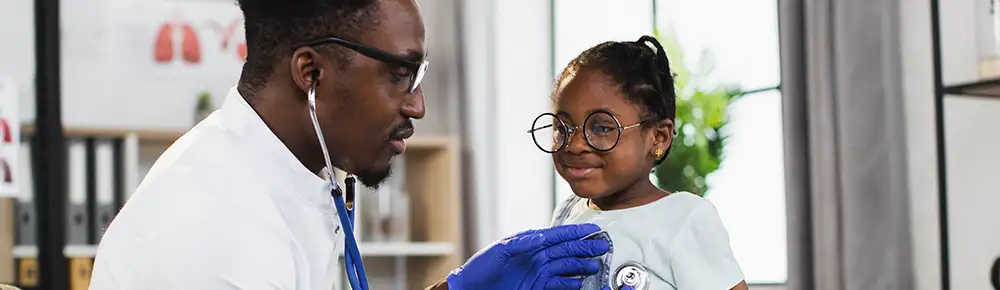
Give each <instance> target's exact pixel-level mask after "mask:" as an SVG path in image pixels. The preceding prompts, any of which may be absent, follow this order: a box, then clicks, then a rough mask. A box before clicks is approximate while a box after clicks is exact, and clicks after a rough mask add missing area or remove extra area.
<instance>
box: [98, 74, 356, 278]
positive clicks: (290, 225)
mask: <svg viewBox="0 0 1000 290" xmlns="http://www.w3.org/2000/svg"><path fill="white" fill-rule="evenodd" d="M342 235H343V232H342V231H341V229H340V222H339V220H338V218H337V214H336V211H335V208H334V206H333V200H332V198H331V196H330V185H329V183H328V182H327V181H324V180H323V179H321V178H320V177H318V176H317V175H316V174H314V173H312V172H310V171H309V170H307V169H306V168H305V167H304V166H303V165H302V164H301V163H300V162H299V161H298V159H296V158H295V156H293V155H292V153H291V152H290V151H289V150H288V148H286V147H285V146H284V144H283V143H281V141H279V139H278V138H277V137H275V135H274V134H273V133H272V132H271V131H270V130H269V129H268V127H267V126H266V125H265V124H264V122H263V121H262V120H261V119H260V117H259V116H258V115H257V114H256V112H255V111H254V110H253V109H252V108H251V107H250V106H249V105H248V104H247V102H246V101H244V99H243V97H241V96H240V94H239V92H237V91H236V89H235V88H233V89H231V90H230V92H229V94H228V96H226V100H225V102H224V103H223V105H222V108H221V109H219V110H218V111H216V112H214V113H213V114H212V115H211V116H209V117H208V118H206V119H205V120H204V121H202V122H201V123H199V124H198V125H197V126H195V127H194V128H193V129H191V131H189V132H188V133H186V134H185V135H184V136H183V137H181V138H180V139H179V140H177V141H176V142H175V143H174V144H173V145H171V146H170V148H169V149H167V150H166V152H165V153H163V155H162V156H160V158H159V159H158V160H157V161H156V163H155V164H154V165H153V167H152V168H151V169H150V170H149V173H148V174H147V175H146V177H145V179H144V180H143V181H142V183H141V184H140V185H139V187H138V189H136V191H135V193H134V194H133V195H132V196H131V197H130V198H129V199H128V201H127V202H126V204H125V206H124V207H123V208H122V209H121V212H120V213H119V214H118V215H117V216H116V217H115V219H114V220H113V221H112V223H111V225H110V226H109V227H108V229H107V231H106V232H105V233H104V235H103V237H102V238H101V241H100V245H99V246H98V249H97V256H96V260H95V264H94V268H93V273H92V278H91V282H90V289H95V290H98V289H99V290H116V289H143V290H160V289H254V290H257V289H282V290H293V289H298V290H314V289H334V287H336V286H335V285H334V283H335V282H334V281H338V280H339V279H337V277H338V275H340V273H341V269H340V266H339V264H338V257H339V254H340V253H341V249H342V246H343V241H344V240H343V236H342Z"/></svg>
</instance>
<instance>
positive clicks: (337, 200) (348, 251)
mask: <svg viewBox="0 0 1000 290" xmlns="http://www.w3.org/2000/svg"><path fill="white" fill-rule="evenodd" d="M315 80H316V75H315V74H314V75H313V84H312V86H311V87H310V88H309V116H310V117H312V123H313V128H314V129H315V130H316V138H318V139H319V145H320V148H322V149H323V158H324V160H325V161H326V169H327V170H326V171H327V174H329V180H330V184H331V185H333V190H331V191H330V195H331V196H332V197H333V204H334V206H335V207H337V215H338V216H339V217H340V225H341V227H343V228H344V241H345V244H346V245H345V246H344V265H345V270H346V272H347V281H348V282H349V283H350V284H351V289H354V290H368V276H367V275H366V274H365V264H364V262H363V261H362V260H361V252H360V250H358V241H357V240H356V239H355V238H354V179H355V178H354V175H350V174H348V175H347V177H346V178H345V179H344V184H345V187H346V188H347V194H346V195H345V194H344V191H343V190H341V189H340V185H339V184H337V179H336V178H335V177H334V175H333V163H332V162H330V151H328V150H327V149H326V140H324V139H323V130H321V129H320V128H319V120H318V119H317V118H316V81H315ZM345 199H346V203H345ZM348 204H350V205H351V207H350V208H348V206H347V205H348ZM345 221H346V222H345Z"/></svg>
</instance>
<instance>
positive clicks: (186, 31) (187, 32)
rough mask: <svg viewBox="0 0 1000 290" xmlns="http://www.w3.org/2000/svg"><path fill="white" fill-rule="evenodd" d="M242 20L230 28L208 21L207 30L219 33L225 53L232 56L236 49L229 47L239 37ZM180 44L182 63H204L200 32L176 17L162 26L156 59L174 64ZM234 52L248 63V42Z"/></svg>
mask: <svg viewBox="0 0 1000 290" xmlns="http://www.w3.org/2000/svg"><path fill="white" fill-rule="evenodd" d="M242 20H243V19H242V18H241V17H237V18H236V19H233V20H232V21H230V22H229V23H228V24H227V25H222V24H220V23H219V22H216V21H213V20H208V21H207V22H208V23H207V25H208V28H210V29H212V30H215V32H217V33H218V35H219V39H220V40H221V41H220V43H219V44H220V47H221V49H222V51H225V52H226V53H229V49H230V48H231V47H233V46H232V45H230V44H231V43H232V42H233V40H234V39H233V38H234V36H236V31H237V29H238V28H239V25H240V24H241V23H242ZM178 36H179V39H178ZM177 41H180V58H181V59H182V60H183V61H185V62H188V63H193V64H199V63H201V61H202V52H203V51H202V45H201V39H199V30H198V29H197V28H196V27H195V26H192V25H191V24H190V22H188V21H186V20H182V19H181V18H180V17H174V19H173V20H169V21H165V22H163V24H161V25H160V29H159V31H158V32H157V34H156V38H155V39H154V43H153V60H154V61H155V62H157V63H161V64H167V63H171V62H173V61H174V60H175V58H176V57H177V51H175V50H176V49H177V48H178V46H177ZM234 50H235V51H234V52H235V54H236V57H238V58H239V59H240V60H242V61H246V58H247V46H246V41H241V42H240V43H239V44H238V45H236V47H235V49H234Z"/></svg>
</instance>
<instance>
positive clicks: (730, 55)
mask: <svg viewBox="0 0 1000 290" xmlns="http://www.w3.org/2000/svg"><path fill="white" fill-rule="evenodd" d="M417 2H419V4H420V7H421V9H422V12H423V16H424V20H425V25H426V27H427V30H428V35H427V44H428V51H429V52H430V53H431V55H430V60H431V68H430V71H429V72H428V76H427V78H426V81H424V85H423V89H424V92H425V95H426V100H427V108H428V114H427V117H426V118H425V119H423V120H419V121H418V122H416V126H417V134H416V135H415V137H414V139H413V141H412V142H411V143H410V148H408V151H407V152H406V153H405V155H404V158H400V159H399V160H398V162H397V166H399V168H400V169H401V170H399V171H397V172H400V173H401V174H398V175H396V176H395V177H393V179H392V181H390V183H389V186H386V187H384V188H382V189H380V192H378V193H373V194H362V195H361V196H362V197H361V200H360V201H359V203H360V204H361V206H360V209H359V212H360V213H359V216H361V221H360V222H359V224H360V226H359V229H358V231H359V235H360V237H361V239H362V241H363V242H364V244H363V245H362V246H361V248H362V252H363V255H364V256H365V257H366V258H365V259H366V261H365V262H366V265H369V266H368V267H369V268H370V269H369V271H368V273H369V276H371V277H370V279H372V280H373V284H375V285H379V286H375V287H374V288H376V289H422V287H423V286H426V285H429V284H430V283H431V282H433V281H435V280H437V279H439V278H440V277H443V276H444V275H445V274H446V273H447V272H448V270H450V269H452V268H454V267H457V266H459V265H460V264H461V263H462V262H463V261H464V260H465V259H467V258H468V257H469V256H471V255H472V254H473V253H475V252H476V251H478V250H479V249H481V248H483V247H485V246H487V245H489V244H490V243H492V242H493V241H495V240H497V239H500V238H502V237H504V236H507V235H509V234H512V233H515V232H519V231H522V230H525V229H528V228H539V227H545V226H547V225H548V223H549V221H550V219H551V217H552V211H553V209H554V207H555V206H556V205H557V204H558V203H559V202H560V201H562V200H563V199H565V198H566V197H568V196H570V195H572V192H571V190H570V189H569V187H568V185H567V184H565V182H563V181H562V180H561V178H559V177H558V175H557V174H556V173H555V171H554V170H553V167H552V163H551V158H550V157H549V156H548V155H547V154H544V153H542V152H541V151H539V150H538V149H537V148H536V147H535V145H534V144H533V143H532V140H531V137H530V135H528V134H526V133H525V130H527V129H528V127H529V126H530V124H531V122H532V120H533V119H534V117H535V116H537V115H538V114H540V113H543V112H547V111H549V110H550V99H549V95H550V92H551V89H552V84H553V81H554V78H555V76H556V75H557V74H558V73H559V72H560V71H561V70H562V68H563V67H564V66H565V65H566V64H567V63H568V62H569V61H570V60H571V59H572V58H574V57H575V56H576V55H577V54H578V53H580V52H582V51H583V50H585V49H587V48H589V47H591V46H593V45H596V44H598V43H600V42H603V41H608V40H636V39H638V38H639V37H640V36H642V35H655V36H656V37H657V38H659V39H660V41H661V43H664V44H665V46H667V47H668V48H667V49H668V55H669V57H670V60H671V64H672V68H671V69H672V70H674V71H675V72H677V73H678V75H679V77H678V79H677V92H678V95H679V99H678V124H680V127H679V135H678V138H677V140H675V144H674V148H675V149H673V150H672V152H671V155H670V158H669V159H668V161H667V162H665V163H664V165H663V166H661V168H659V170H657V171H656V173H655V174H652V175H651V178H652V179H653V180H655V181H656V182H657V184H659V185H661V186H662V187H663V188H667V189H669V190H687V191H691V192H694V193H697V194H700V195H703V196H704V197H705V198H707V199H709V200H711V201H712V202H713V203H714V204H715V205H716V206H717V207H718V209H719V212H720V214H721V216H722V219H723V221H724V224H725V226H726V228H727V229H728V231H729V233H730V236H731V244H732V248H733V250H734V251H735V255H736V258H737V259H738V260H739V262H740V264H741V266H742V267H743V270H744V273H745V274H746V279H747V282H749V284H751V287H750V288H751V289H755V290H756V289H926V290H929V289H962V290H967V289H971V290H976V289H984V290H985V289H1000V278H998V275H1000V274H998V272H1000V269H998V268H1000V266H998V265H997V264H996V263H997V259H998V257H1000V230H998V229H1000V213H998V212H997V211H996V210H995V208H996V207H997V206H998V205H1000V191H998V190H997V188H1000V169H998V167H997V164H1000V150H997V148H1000V130H998V129H996V127H997V125H998V124H1000V97H997V96H998V95H1000V62H998V61H997V59H996V57H997V55H998V54H1000V38H998V36H997V35H998V32H1000V29H998V27H1000V19H998V17H1000V16H998V15H996V13H995V8H996V7H995V5H996V4H997V3H996V2H997V1H996V0H947V1H940V2H941V3H937V2H938V1H931V0H868V1H836V0H813V1H804V0H799V1H796V0H504V1H499V0H418V1H417ZM242 25H243V23H242V17H241V15H240V10H239V8H238V7H236V6H235V4H234V1H232V0H87V1H83V0H61V1H60V0H37V1H36V0H0V39H2V40H0V125H2V128H0V129H2V130H3V132H2V133H3V134H4V136H3V138H5V139H4V143H3V145H2V146H3V147H2V148H0V154H2V155H0V165H2V166H0V167H2V169H3V171H4V172H3V173H4V174H5V180H4V183H3V184H2V185H0V195H2V197H3V198H2V199H0V283H9V284H14V285H19V286H22V287H24V288H32V287H35V286H37V285H38V282H39V281H40V280H42V279H65V280H66V281H68V282H67V285H69V287H70V288H71V289H86V288H87V281H88V279H89V267H90V264H91V263H92V258H93V254H94V252H95V249H96V246H95V245H96V244H97V242H98V241H99V239H100V235H101V232H102V231H103V228H104V227H106V225H107V223H108V222H110V219H111V218H113V217H114V214H115V211H116V210H117V208H119V207H120V206H121V204H123V203H124V202H125V201H127V199H128V195H129V194H130V193H131V191H132V190H133V189H134V188H135V186H136V185H137V184H138V183H139V182H140V181H141V180H142V177H143V176H144V175H145V172H146V171H147V170H148V169H149V167H150V166H151V165H152V163H153V162H154V161H155V160H156V158H157V157H158V156H159V155H160V154H161V153H162V152H163V151H164V150H165V149H166V148H167V147H168V146H170V144H171V143H172V142H173V140H175V139H176V138H177V137H178V136H180V135H181V134H183V133H184V132H185V131H186V130H188V129H190V128H191V126H193V125H194V124H195V123H196V122H197V121H199V120H201V118H203V117H204V116H206V115H207V114H208V113H210V112H212V111H213V110H215V109H216V108H218V107H219V106H220V105H221V101H222V100H223V98H224V96H225V94H226V92H227V91H228V90H229V89H230V87H232V86H233V85H234V84H235V83H236V81H237V80H238V78H239V74H240V70H241V66H242V63H243V60H244V57H245V53H246V51H245V43H244V36H243V27H242ZM53 100H57V101H53ZM53 140H55V141H53ZM52 142H56V143H52ZM41 143H45V144H48V145H44V144H42V145H40V144H41ZM53 144H54V145H53ZM53 146H64V147H65V148H64V150H65V151H64V152H65V154H62V156H60V154H49V153H46V152H53V150H61V149H57V148H56V147H53ZM59 148H62V147H59ZM60 168H61V169H63V171H60V170H59V169H60ZM178 210H179V211H183V209H178ZM52 225H54V226H56V227H59V228H58V229H53V228H51V226H52ZM651 227H653V228H655V225H651ZM46 231H49V232H52V231H63V232H64V233H65V241H64V242H63V241H52V240H46V239H43V238H42V236H46V237H47V236H50V235H48V234H44V233H47V232H46ZM63 244H65V245H63ZM59 249H62V250H61V251H59ZM43 251H52V252H54V253H56V254H54V255H58V256H59V257H64V258H65V262H64V264H65V266H66V267H68V269H69V270H68V271H62V272H60V271H56V272H52V273H55V274H48V275H49V276H46V273H44V271H42V270H41V269H44V268H45V267H39V266H40V263H49V262H48V261H39V259H38V257H39V255H40V253H41V252H43ZM60 266H62V265H61V264H60ZM345 285H346V284H345ZM342 289H347V288H342Z"/></svg>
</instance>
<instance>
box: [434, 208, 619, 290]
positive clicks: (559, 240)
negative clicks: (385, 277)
mask: <svg viewBox="0 0 1000 290" xmlns="http://www.w3.org/2000/svg"><path fill="white" fill-rule="evenodd" d="M600 230H601V229H600V227H598V226H597V225H593V224H579V225H563V226H557V227H552V228H548V229H541V230H529V231H525V232H521V233H519V234H516V235H514V236H511V237H509V238H506V239H504V240H501V241H500V242H497V243H496V244H493V246H491V247H489V248H487V249H485V250H483V251H481V252H479V253H478V254H476V255H475V256H473V257H472V258H471V259H469V261H468V262H467V263H466V264H465V265H463V266H462V267H459V268H458V269H455V270H454V271H452V273H451V274H450V275H448V278H447V284H448V289H450V290H471V289H477V290H478V289H484V290H489V289H503V290H510V289H530V290H534V289H574V290H576V289H580V287H581V286H582V283H581V281H580V280H579V279H576V278H570V277H573V276H585V275H590V274H594V273H596V272H597V270H598V268H599V265H598V262H597V261H595V260H593V259H589V257H596V256H600V255H603V254H604V253H607V252H608V250H609V249H610V247H611V245H610V244H608V242H607V241H604V240H580V239H581V238H583V237H586V236H587V235H589V234H591V233H594V232H597V231H600Z"/></svg>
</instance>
